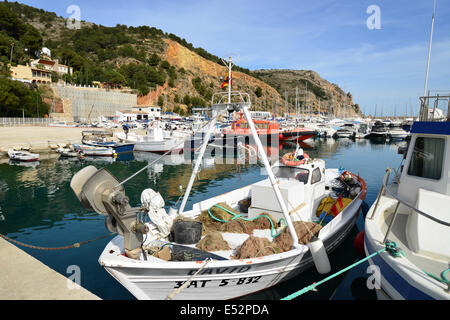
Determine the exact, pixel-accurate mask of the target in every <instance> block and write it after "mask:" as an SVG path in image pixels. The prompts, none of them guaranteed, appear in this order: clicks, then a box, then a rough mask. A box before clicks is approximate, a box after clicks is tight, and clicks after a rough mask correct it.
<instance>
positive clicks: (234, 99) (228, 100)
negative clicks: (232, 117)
mask: <svg viewBox="0 0 450 320" xmlns="http://www.w3.org/2000/svg"><path fill="white" fill-rule="evenodd" d="M211 104H212V109H213V110H216V111H219V110H224V109H228V110H229V111H232V110H235V111H238V110H240V109H241V108H242V107H243V106H245V107H247V108H250V106H251V98H250V95H249V94H248V93H245V92H240V91H231V92H217V93H214V94H213V96H212V98H211Z"/></svg>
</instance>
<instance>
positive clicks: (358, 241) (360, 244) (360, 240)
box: [353, 230, 366, 257]
mask: <svg viewBox="0 0 450 320" xmlns="http://www.w3.org/2000/svg"><path fill="white" fill-rule="evenodd" d="M353 245H354V247H355V250H356V252H358V254H360V255H361V256H363V257H365V256H366V252H365V251H364V230H363V231H361V232H360V233H358V234H357V235H356V237H355V240H354V241H353Z"/></svg>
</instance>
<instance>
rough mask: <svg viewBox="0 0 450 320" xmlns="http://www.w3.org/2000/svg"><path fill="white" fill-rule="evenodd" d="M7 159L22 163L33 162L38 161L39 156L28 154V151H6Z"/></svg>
mask: <svg viewBox="0 0 450 320" xmlns="http://www.w3.org/2000/svg"><path fill="white" fill-rule="evenodd" d="M8 157H9V158H10V159H11V160H15V161H23V162H34V161H38V160H39V154H36V153H30V152H28V151H16V150H13V149H9V150H8Z"/></svg>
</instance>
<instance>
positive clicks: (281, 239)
mask: <svg viewBox="0 0 450 320" xmlns="http://www.w3.org/2000/svg"><path fill="white" fill-rule="evenodd" d="M293 225H294V228H295V231H296V233H297V237H298V243H299V244H307V243H308V242H309V241H310V240H311V238H312V235H311V233H310V232H309V231H308V229H309V230H311V232H312V233H313V234H314V235H317V233H319V231H320V229H322V226H321V225H319V224H316V223H314V222H302V221H295V222H293ZM274 243H275V244H276V245H277V246H278V247H280V248H281V249H282V250H283V251H289V250H290V249H291V248H292V244H293V243H292V237H291V233H290V232H289V229H288V228H285V229H284V230H283V232H281V234H280V235H279V236H278V237H277V238H275V240H274Z"/></svg>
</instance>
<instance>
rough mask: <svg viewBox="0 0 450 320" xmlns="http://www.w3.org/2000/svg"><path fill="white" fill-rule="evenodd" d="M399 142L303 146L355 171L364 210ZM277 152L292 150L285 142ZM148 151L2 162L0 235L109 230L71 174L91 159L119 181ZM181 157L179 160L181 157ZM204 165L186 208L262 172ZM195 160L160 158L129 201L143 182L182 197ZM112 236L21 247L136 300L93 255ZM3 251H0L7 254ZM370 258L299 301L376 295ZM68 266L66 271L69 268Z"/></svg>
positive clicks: (58, 236)
mask: <svg viewBox="0 0 450 320" xmlns="http://www.w3.org/2000/svg"><path fill="white" fill-rule="evenodd" d="M400 144H402V143H386V144H384V143H381V144H374V143H371V142H370V141H368V140H361V141H356V142H354V141H351V140H347V139H343V140H337V141H336V140H334V139H328V141H324V140H312V139H310V140H307V141H306V144H303V145H302V146H303V148H304V149H305V151H306V152H307V153H308V154H309V155H310V156H312V157H318V158H322V159H324V160H326V165H327V167H328V168H339V167H343V168H345V169H347V170H350V171H352V172H354V173H359V174H360V175H361V176H362V177H363V178H364V179H365V180H366V182H367V185H368V190H367V197H366V201H365V203H364V205H363V213H364V214H365V213H366V212H367V210H368V208H369V207H370V206H371V205H372V203H373V202H374V201H375V198H376V196H377V193H378V191H379V188H380V186H381V180H382V177H383V175H384V172H385V169H386V168H387V167H395V168H397V167H398V166H399V165H400V162H401V156H400V155H398V154H397V149H398V146H399V145H400ZM282 148H283V149H281V150H280V151H279V153H280V155H282V154H284V153H285V152H287V151H290V150H291V148H290V147H289V146H283V147H282ZM155 157H156V156H155V155H153V154H142V153H136V154H130V155H128V156H126V157H124V158H119V159H118V161H115V162H112V163H109V162H101V161H95V162H94V161H88V160H87V161H83V162H79V161H72V160H60V159H58V160H43V161H41V162H40V165H39V166H37V167H24V166H19V165H11V164H9V163H2V164H0V233H1V234H4V235H7V236H8V237H10V238H13V239H15V240H18V241H21V242H24V243H27V244H32V245H35V246H42V247H60V246H66V245H70V244H73V243H76V242H81V241H85V240H90V239H95V238H97V237H100V236H102V235H105V234H108V231H107V230H106V229H105V226H104V217H103V216H100V215H98V214H96V213H93V212H89V211H87V210H85V209H83V208H82V206H81V205H80V203H79V202H78V200H77V198H76V197H75V195H74V193H73V192H72V190H71V189H70V180H71V178H72V177H73V175H74V174H75V173H76V172H78V171H79V170H80V169H81V168H83V167H85V166H88V165H95V166H96V167H97V168H100V167H106V168H107V169H108V170H109V171H111V172H112V173H113V174H114V175H115V176H116V177H117V178H118V179H119V180H123V179H125V178H127V177H128V176H130V175H131V174H132V173H134V172H136V171H137V170H139V169H141V168H142V167H144V166H145V165H146V164H147V163H148V161H152V160H153V159H155ZM180 162H181V163H180ZM220 162H221V161H220V160H216V163H211V162H208V163H205V164H204V167H203V170H202V171H201V173H200V174H199V176H198V179H197V181H196V182H195V184H194V187H193V190H192V194H191V197H190V199H189V201H188V203H187V206H186V208H187V209H190V208H191V207H192V204H193V203H195V202H197V201H201V200H204V199H207V198H210V197H212V196H215V195H218V194H221V193H224V192H228V191H231V190H233V189H236V188H240V187H243V186H245V185H248V184H251V183H254V182H257V181H259V180H261V179H264V178H265V177H264V176H262V175H261V167H260V166H259V165H257V164H241V165H236V164H223V163H222V164H221V163H220ZM191 171H192V164H190V163H187V164H186V163H183V159H172V160H171V159H165V160H164V161H163V162H161V163H158V164H156V165H155V166H153V167H152V168H150V169H147V170H146V171H144V172H142V173H141V174H140V175H138V176H137V177H135V178H134V179H133V180H131V181H130V182H128V183H127V184H126V185H125V189H126V193H127V195H128V196H129V197H130V201H131V204H132V205H137V204H138V203H139V199H140V194H141V192H142V190H144V189H146V188H152V189H154V190H157V191H159V192H160V193H161V194H162V196H163V198H164V199H165V200H166V206H170V205H174V204H175V203H176V202H177V200H178V199H179V197H180V190H179V185H180V184H182V185H183V186H186V184H187V182H188V180H189V177H190V174H191ZM363 228H364V216H363V215H360V216H359V218H358V221H357V224H356V226H355V228H354V229H353V230H352V232H351V234H350V235H349V237H348V238H347V239H346V240H345V241H344V242H343V244H342V245H341V246H340V247H339V248H338V249H336V250H335V251H334V252H333V253H332V254H331V255H330V262H331V265H332V272H337V271H339V270H341V269H343V268H345V267H347V266H348V265H350V264H352V263H354V262H355V261H357V260H358V259H360V257H359V256H358V254H357V253H356V251H355V249H354V245H353V240H354V237H355V236H356V235H357V234H358V232H359V231H361V230H363ZM112 238H113V236H109V237H107V238H104V239H102V240H99V241H96V242H92V243H89V244H86V245H83V246H81V247H80V248H77V249H69V250H57V251H41V250H34V249H29V248H24V247H21V249H23V250H24V251H26V252H27V253H29V254H30V255H32V256H33V257H35V258H36V259H38V260H40V261H42V262H43V263H45V264H46V265H48V266H49V267H50V268H52V269H54V270H56V271H57V272H59V273H61V274H63V275H66V276H70V275H71V272H70V273H68V272H67V271H68V267H69V266H73V265H76V266H78V267H80V269H81V285H82V286H83V287H85V288H86V289H88V290H89V291H91V292H92V293H94V294H96V295H98V296H99V297H100V298H102V299H115V300H122V299H134V297H133V296H132V295H131V294H130V293H128V291H127V290H125V289H124V288H123V287H122V286H121V285H120V284H119V283H118V282H117V281H116V280H114V279H113V278H112V277H111V276H110V275H109V274H108V273H107V272H106V271H105V270H104V269H103V268H102V267H100V265H99V264H98V257H99V255H100V253H101V252H102V250H103V248H104V247H105V245H106V244H107V243H108V242H109V241H110V240H111V239H112ZM5 258H7V257H3V259H5ZM367 266H368V264H362V265H360V266H359V267H357V268H354V269H352V270H350V271H348V272H347V273H345V274H343V275H341V276H339V277H337V278H334V279H333V280H331V281H329V282H327V283H325V284H323V285H321V286H319V287H318V292H309V293H307V294H305V295H303V296H301V297H300V299H337V300H339V299H351V300H353V299H375V293H374V292H373V291H369V290H367V289H365V288H366V286H365V283H366V278H367V277H368V276H369V275H370V274H368V273H366V269H367ZM69 271H70V269H69ZM325 277H326V276H323V275H320V274H318V273H317V272H316V271H315V269H314V268H311V269H310V270H308V271H307V272H305V273H303V274H301V275H299V276H298V277H296V278H294V279H292V280H290V281H288V282H286V283H282V284H279V285H278V286H276V287H274V288H271V289H268V290H266V291H263V292H259V293H256V294H253V295H251V296H249V297H246V299H261V300H268V299H270V300H278V299H280V298H283V297H285V296H287V295H289V294H291V293H293V292H296V291H298V290H300V289H302V288H303V287H305V286H307V285H310V284H312V283H313V282H317V281H319V280H321V279H323V278H325Z"/></svg>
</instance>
